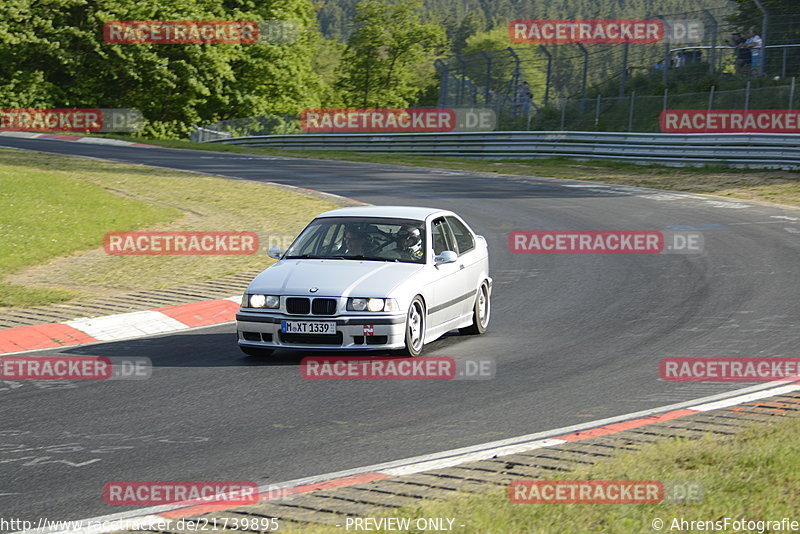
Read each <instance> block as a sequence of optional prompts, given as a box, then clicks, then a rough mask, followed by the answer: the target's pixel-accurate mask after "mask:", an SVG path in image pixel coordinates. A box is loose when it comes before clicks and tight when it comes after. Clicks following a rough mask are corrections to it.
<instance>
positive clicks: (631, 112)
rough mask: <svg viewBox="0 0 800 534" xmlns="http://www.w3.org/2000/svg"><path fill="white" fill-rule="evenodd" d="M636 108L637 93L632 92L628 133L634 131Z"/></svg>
mask: <svg viewBox="0 0 800 534" xmlns="http://www.w3.org/2000/svg"><path fill="white" fill-rule="evenodd" d="M635 107H636V91H632V92H631V105H630V109H628V131H629V132H632V131H633V113H634V111H633V110H634V109H635Z"/></svg>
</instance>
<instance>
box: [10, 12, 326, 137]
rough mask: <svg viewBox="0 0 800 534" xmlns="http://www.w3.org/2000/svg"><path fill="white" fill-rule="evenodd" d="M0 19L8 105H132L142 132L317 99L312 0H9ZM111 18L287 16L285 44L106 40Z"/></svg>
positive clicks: (170, 132) (164, 132) (183, 129)
mask: <svg viewBox="0 0 800 534" xmlns="http://www.w3.org/2000/svg"><path fill="white" fill-rule="evenodd" d="M5 11H6V12H5V16H4V17H3V18H2V19H0V80H2V81H0V100H2V101H3V102H4V106H5V107H101V108H102V107H105V108H136V109H139V110H141V111H142V113H143V114H144V117H145V119H146V120H147V133H149V134H151V135H157V136H171V137H174V136H179V135H185V134H186V133H187V132H188V130H189V129H190V125H191V124H194V123H197V124H204V123H208V122H212V121H214V120H218V119H224V118H229V117H240V116H247V115H255V114H261V113H270V112H272V113H286V112H297V111H299V110H300V109H302V108H304V107H307V106H313V105H317V104H318V94H319V92H320V87H321V81H320V79H319V77H318V76H316V75H315V74H314V73H313V72H312V70H311V63H312V61H311V59H312V57H313V53H314V46H313V45H314V39H315V35H314V34H315V27H314V17H315V11H314V7H313V5H312V4H311V2H310V0H269V1H266V2H261V3H258V4H256V3H255V2H250V1H226V0H202V1H197V2H180V3H177V2H175V3H173V2H162V1H160V0H142V1H140V2H136V3H131V2H125V1H122V0H50V1H49V2H30V1H28V0H7V2H6V6H5ZM112 20H257V21H268V20H288V21H293V22H295V23H297V24H299V25H300V26H301V27H302V28H303V30H302V32H301V34H300V38H299V40H298V41H297V42H295V43H291V44H261V43H259V44H252V45H211V44H205V45H164V44H109V43H106V42H105V41H104V39H103V24H104V23H105V22H107V21H112Z"/></svg>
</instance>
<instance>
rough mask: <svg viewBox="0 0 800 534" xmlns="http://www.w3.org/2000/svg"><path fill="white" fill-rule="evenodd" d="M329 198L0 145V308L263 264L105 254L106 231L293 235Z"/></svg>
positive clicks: (261, 259) (244, 259) (248, 259)
mask: <svg viewBox="0 0 800 534" xmlns="http://www.w3.org/2000/svg"><path fill="white" fill-rule="evenodd" d="M335 207H337V206H336V205H335V204H333V203H332V202H329V201H327V200H322V199H320V198H316V197H313V196H309V195H304V194H298V193H295V192H293V191H288V190H286V189H283V188H279V187H275V186H269V185H265V184H260V183H255V182H249V181H239V180H229V179H224V178H216V177H210V176H205V175H200V174H194V173H188V172H178V171H169V170H164V169H156V168H152V167H146V166H142V165H124V164H120V163H114V162H107V161H99V160H92V159H87V158H76V157H67V156H58V155H52V154H43V153H36V152H24V151H16V150H0V280H1V281H0V306H31V305H40V304H47V303H51V302H59V301H63V300H67V299H70V298H73V297H77V296H101V295H115V294H119V293H121V292H127V291H135V290H142V289H155V288H164V287H174V286H176V285H181V284H186V283H190V282H194V281H200V280H207V279H213V278H218V277H222V276H226V275H230V274H235V273H239V272H244V271H248V270H255V269H259V268H263V267H264V266H265V265H266V264H268V263H269V262H270V261H272V260H269V259H268V258H267V257H266V256H265V255H264V254H257V255H249V256H111V255H107V254H105V253H104V252H103V249H102V243H103V237H104V236H105V234H106V233H107V232H112V231H129V230H143V229H148V230H201V231H251V232H256V233H258V234H259V236H260V237H261V238H262V248H265V246H264V245H266V244H267V243H268V241H267V239H269V237H270V236H271V237H273V238H284V237H287V236H289V237H291V236H293V235H296V233H297V232H298V231H299V230H301V229H302V228H303V226H305V224H306V223H307V222H308V221H309V220H310V219H311V218H312V217H313V216H314V215H315V214H317V213H320V212H322V211H326V210H329V209H332V208H335Z"/></svg>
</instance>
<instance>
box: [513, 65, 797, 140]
mask: <svg viewBox="0 0 800 534" xmlns="http://www.w3.org/2000/svg"><path fill="white" fill-rule="evenodd" d="M797 92H798V91H797V84H796V79H794V78H793V79H792V81H791V83H790V84H787V85H778V86H770V87H759V88H754V87H752V85H751V84H747V86H746V87H745V88H744V89H735V90H724V91H717V90H716V88H715V87H712V88H711V89H710V90H709V91H707V92H694V93H679V94H675V93H670V91H669V89H664V93H663V94H662V95H657V96H656V95H641V96H640V95H637V94H636V91H632V92H631V93H630V94H628V95H626V96H601V95H597V96H596V97H594V98H575V99H567V98H565V99H562V100H561V101H560V102H558V103H557V104H555V105H553V106H550V107H548V108H547V109H545V110H543V112H542V113H539V114H537V115H535V116H533V117H532V119H531V123H530V125H529V127H527V128H525V129H528V130H565V131H567V130H568V131H600V132H658V131H660V123H659V117H660V115H661V112H662V111H666V110H681V109H701V110H707V111H714V110H756V109H781V110H791V109H798V108H800V96H798V95H797Z"/></svg>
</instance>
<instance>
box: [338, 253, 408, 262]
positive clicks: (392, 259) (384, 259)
mask: <svg viewBox="0 0 800 534" xmlns="http://www.w3.org/2000/svg"><path fill="white" fill-rule="evenodd" d="M343 257H344V259H346V260H367V261H393V262H395V263H397V262H399V261H400V260H399V259H397V258H381V257H380V256H364V255H363V254H358V255H355V256H343Z"/></svg>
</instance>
